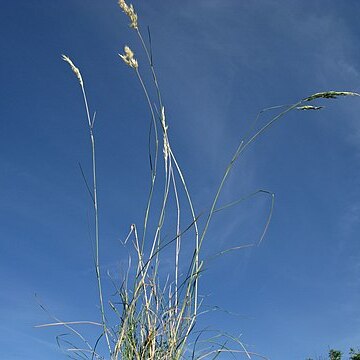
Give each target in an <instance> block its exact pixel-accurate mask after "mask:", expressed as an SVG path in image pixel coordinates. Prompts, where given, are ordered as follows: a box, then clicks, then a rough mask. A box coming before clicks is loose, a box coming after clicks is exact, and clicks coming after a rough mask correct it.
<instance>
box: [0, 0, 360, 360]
mask: <svg viewBox="0 0 360 360" xmlns="http://www.w3.org/2000/svg"><path fill="white" fill-rule="evenodd" d="M134 6H135V8H136V10H137V12H138V14H139V17H140V20H139V21H140V25H141V26H142V28H143V30H146V26H147V25H150V27H151V32H152V39H153V52H154V57H155V65H156V67H157V71H158V76H159V81H160V85H161V89H162V94H163V98H164V103H165V107H166V114H167V119H168V122H169V134H170V137H171V140H172V144H173V145H172V146H173V148H174V150H175V151H176V153H177V156H178V159H179V161H180V163H181V164H182V167H183V169H184V173H185V175H186V176H187V179H188V183H189V187H190V190H191V193H192V194H193V198H194V202H195V206H196V209H198V212H200V211H202V210H205V209H206V208H207V207H208V206H209V204H210V201H211V197H212V196H213V194H214V192H215V190H216V187H217V185H218V183H219V181H220V178H221V175H222V173H223V171H224V169H225V167H226V165H227V163H228V161H229V160H230V158H231V155H232V153H233V151H234V150H235V148H236V146H237V143H238V141H239V140H240V138H241V136H242V135H243V134H244V132H245V130H246V128H247V126H248V125H249V123H250V122H251V119H253V118H254V117H255V116H256V114H257V112H258V111H259V110H261V109H263V108H266V107H269V106H273V105H280V104H289V103H293V102H295V101H297V100H299V99H301V98H304V97H306V96H309V95H311V94H313V93H315V92H319V91H326V90H350V91H357V92H360V85H359V84H360V83H359V80H360V76H359V71H360V26H359V24H358V14H360V3H359V2H358V1H355V0H349V1H346V2H345V1H344V2H339V1H333V0H330V1H321V0H318V1H315V2H311V3H310V2H303V1H302V2H300V1H291V0H290V1H285V0H278V1H270V0H269V1H257V0H253V1H239V0H225V1H218V0H195V1H181V2H178V1H158V0H157V1H153V0H151V1H136V2H135V3H134ZM0 20H1V21H0V30H1V34H2V40H1V47H2V56H1V59H0V61H1V67H0V69H1V80H2V86H1V96H0V102H1V106H0V127H1V128H0V163H1V167H0V189H1V202H0V228H1V239H0V240H1V242H0V244H1V245H0V246H1V251H0V258H1V262H0V283H1V292H0V319H1V322H0V333H1V334H2V336H1V337H0V348H1V354H2V355H1V357H2V359H4V360H17V359H23V358H25V357H26V358H27V359H29V360H31V359H36V360H41V359H49V358H51V359H62V358H64V355H63V354H62V353H61V352H59V351H58V349H57V346H56V342H55V336H56V335H58V334H61V333H63V332H64V330H62V329H35V328H34V325H36V324H39V323H44V322H49V321H51V319H49V317H48V316H47V315H46V314H45V313H44V312H43V311H42V310H41V309H40V308H39V306H38V305H37V301H36V299H35V297H34V294H35V293H37V294H38V297H39V299H41V302H42V303H43V304H45V305H46V306H47V308H48V309H49V311H50V312H51V313H52V314H54V315H56V316H58V317H59V318H61V319H63V320H98V311H97V293H96V282H95V274H94V270H93V267H92V248H91V242H90V240H89V232H88V222H89V220H88V218H89V214H90V213H91V206H90V203H89V198H88V194H87V192H86V189H85V188H84V184H83V180H82V178H81V174H80V172H79V168H78V162H81V163H82V164H83V167H84V170H85V172H86V173H87V174H90V162H89V161H90V153H89V139H88V132H87V128H86V119H85V114H84V111H83V104H82V99H81V93H80V89H79V87H78V84H77V82H76V79H75V78H74V76H73V74H72V73H71V72H70V71H69V69H68V67H67V66H66V64H65V63H64V62H63V61H62V60H61V54H63V53H65V54H68V55H69V56H71V58H72V59H73V60H74V62H75V63H76V64H77V66H79V67H80V69H81V71H82V75H83V77H84V79H85V84H86V87H87V91H88V96H89V101H90V104H91V108H92V110H96V111H97V120H96V136H97V149H98V164H99V165H98V166H99V167H98V171H99V198H100V204H101V205H100V206H101V213H100V214H101V241H102V245H101V247H102V249H101V254H102V267H103V269H104V270H105V269H110V271H111V272H112V273H113V274H116V273H117V272H119V269H121V268H122V267H123V266H124V263H125V262H126V259H127V252H126V249H124V248H123V247H122V246H121V243H120V241H119V240H120V239H123V238H124V237H125V236H126V234H127V232H128V229H129V226H130V224H131V223H137V224H141V221H142V216H143V211H144V207H145V201H146V194H147V186H148V182H149V181H148V174H149V173H148V168H147V167H148V158H147V130H148V117H149V114H148V109H147V107H146V103H145V99H144V98H143V94H142V93H141V89H140V86H139V84H138V83H137V81H136V78H135V76H134V73H133V72H132V71H130V69H129V68H127V67H126V66H125V65H124V64H123V63H122V62H121V60H120V59H119V57H118V56H117V53H118V52H120V51H121V49H122V47H123V45H125V44H129V45H130V46H131V47H132V48H133V49H134V51H135V53H136V56H137V57H138V59H139V63H140V69H141V68H142V67H144V57H143V55H142V54H141V52H140V46H139V44H138V42H137V38H136V37H135V34H134V33H133V31H131V29H129V27H128V20H127V18H126V17H125V16H124V15H123V14H122V13H121V11H120V9H119V8H118V6H117V3H116V1H110V0H105V1H101V2H100V1H93V0H89V1H80V0H73V1H60V0H51V1H44V0H33V1H31V2H29V1H8V2H3V4H2V11H1V15H0ZM144 71H145V70H144ZM144 76H145V78H146V79H148V80H149V79H150V78H149V74H147V73H146V71H145V73H144ZM318 103H319V104H320V105H325V108H324V109H322V110H321V111H319V112H296V113H295V112H294V113H292V114H290V115H289V116H287V117H286V118H285V119H283V120H282V121H281V122H279V123H277V124H276V126H274V127H273V128H272V129H271V130H270V131H269V132H267V133H266V134H265V135H264V136H263V137H262V138H261V139H259V141H257V142H256V143H255V144H253V146H251V147H249V148H248V150H247V151H246V152H245V153H244V156H243V157H242V158H241V159H240V160H239V162H238V163H237V164H236V166H235V167H234V169H233V172H232V173H231V176H230V178H229V181H228V182H227V184H226V187H225V189H224V192H223V194H222V197H221V199H220V202H221V203H222V204H223V203H226V202H228V201H231V200H234V199H237V198H239V197H241V196H243V195H245V194H247V193H249V192H251V191H253V190H257V189H259V188H262V189H268V190H270V191H273V192H274V193H275V194H276V203H275V210H274V214H273V219H272V223H271V225H270V228H269V231H268V233H267V236H266V238H265V239H264V241H263V242H262V244H261V246H260V247H257V248H253V249H246V250H242V251H241V252H237V253H231V254H229V255H227V256H224V257H221V258H218V259H216V260H214V261H211V262H209V263H208V266H207V267H206V269H207V270H206V272H205V273H204V274H203V277H202V285H201V293H202V295H204V296H205V303H206V305H207V306H210V307H213V306H219V307H220V308H221V309H224V310H226V311H228V312H230V313H234V314H237V315H234V314H233V315H230V314H227V313H225V312H222V311H218V312H214V313H211V314H210V315H209V317H208V318H206V319H202V320H200V324H199V326H201V325H203V326H211V327H212V328H214V329H221V330H223V331H227V332H229V333H232V334H235V335H238V334H239V333H241V334H242V337H241V339H242V340H243V342H244V343H245V344H248V346H249V348H250V349H251V350H253V351H256V352H258V353H261V354H263V355H266V356H268V357H269V358H270V359H277V360H288V359H294V360H302V359H305V358H306V357H308V356H314V357H315V356H316V355H321V354H324V353H326V352H327V349H328V348H329V347H335V348H340V349H342V350H344V351H347V349H348V348H349V347H350V346H354V347H356V346H359V345H360V331H359V329H360V310H359V309H360V308H359V306H358V304H359V302H360V295H359V294H360V280H359V274H360V243H359V235H358V234H359V232H360V186H359V185H360V166H359V161H360V122H359V110H360V101H359V99H357V98H343V99H338V100H328V101H326V102H322V101H319V102H318ZM265 120H266V118H264V119H263V121H265ZM268 207H269V203H268V199H266V198H264V197H258V198H254V199H253V200H249V201H247V202H245V203H243V204H242V205H240V206H238V207H235V208H232V209H231V210H229V211H228V212H227V213H226V214H225V213H224V214H220V215H219V216H218V217H216V218H215V219H214V222H213V223H212V225H211V227H210V230H209V236H208V237H207V239H206V242H205V245H204V257H210V256H211V254H213V253H215V252H216V251H220V250H221V249H224V248H228V247H231V246H234V245H239V244H245V243H249V242H251V241H256V239H257V238H258V236H259V234H260V233H261V229H262V226H263V224H264V221H265V218H266V214H267V210H268ZM119 279H120V276H119ZM104 281H105V282H106V281H107V279H106V277H105V279H104ZM107 290H108V293H109V294H111V291H110V290H111V286H110V285H109V286H107ZM84 331H87V330H84Z"/></svg>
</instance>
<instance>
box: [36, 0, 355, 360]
mask: <svg viewBox="0 0 360 360" xmlns="http://www.w3.org/2000/svg"><path fill="white" fill-rule="evenodd" d="M119 7H120V9H121V10H122V11H123V12H124V13H125V15H126V16H127V17H128V19H129V20H130V27H131V28H132V29H133V30H134V31H135V33H136V34H137V37H138V39H139V42H140V44H141V46H142V49H143V51H144V53H145V55H146V59H147V64H140V63H139V62H138V60H137V59H136V56H135V54H134V52H133V51H132V50H131V48H130V47H129V46H125V47H124V52H123V53H122V54H119V57H120V59H121V60H122V61H123V62H124V63H125V64H126V65H127V66H128V67H129V68H130V70H132V71H133V72H134V75H135V78H136V79H137V81H138V82H139V83H140V86H141V88H142V91H143V94H144V97H145V101H146V102H147V105H148V109H149V113H150V116H151V136H152V137H153V139H152V141H151V144H152V146H151V148H150V150H149V156H150V187H149V193H148V199H147V203H146V207H145V214H144V220H143V223H142V224H141V227H139V226H138V225H137V224H132V225H131V226H130V231H129V234H128V236H127V238H126V240H125V243H130V241H131V242H132V245H133V246H134V250H135V254H136V261H135V265H129V271H128V273H127V275H126V276H125V278H124V280H123V282H122V284H121V285H120V286H119V287H117V296H118V298H119V303H120V306H119V305H118V304H115V302H113V301H108V302H106V301H105V299H104V295H103V287H102V280H103V274H102V273H101V267H100V245H101V243H100V236H99V226H100V223H99V210H98V196H97V168H96V146H95V145H96V144H95V135H94V127H95V114H94V115H92V114H91V111H90V107H89V104H88V100H87V96H86V91H85V85H84V81H83V78H82V75H81V72H80V70H79V69H78V68H77V67H76V65H75V64H74V63H73V61H72V60H71V59H70V58H69V57H68V56H65V55H63V60H64V61H65V62H67V63H68V64H69V66H70V68H71V70H72V71H73V73H74V74H75V75H76V77H77V79H78V81H79V84H80V88H81V91H82V95H83V100H84V105H85V112H86V119H87V126H88V130H89V136H90V142H91V158H92V179H91V181H89V184H90V186H89V187H88V188H89V192H90V196H91V199H92V204H93V216H94V231H95V234H94V235H95V269H96V279H97V288H98V297H99V309H100V321H99V322H76V321H74V322H63V321H60V320H58V319H56V318H55V322H53V323H51V324H45V325H42V326H58V325H61V326H65V327H66V328H67V329H68V330H70V331H71V332H72V333H73V335H75V337H77V338H78V339H79V340H80V341H81V343H82V345H76V346H75V345H74V344H73V343H70V342H68V343H67V351H68V353H69V354H70V355H71V357H72V358H74V359H111V360H120V359H121V360H151V359H152V360H180V359H197V360H201V359H216V358H217V357H219V356H220V355H222V354H229V353H231V354H232V355H234V357H235V358H236V357H237V356H242V357H243V356H245V358H249V359H250V358H253V357H260V358H265V357H263V356H261V355H260V354H256V353H252V352H250V351H248V350H247V349H246V347H245V345H244V344H243V343H242V342H241V341H240V339H239V338H236V337H233V336H230V335H227V334H224V333H217V334H215V335H213V336H208V335H207V332H206V331H205V330H203V331H202V330H198V329H196V328H195V324H196V321H197V319H198V317H199V316H200V315H202V314H204V313H206V311H203V310H202V306H201V305H202V301H201V300H200V297H199V279H200V275H201V273H202V270H203V267H204V261H203V260H202V257H201V249H202V246H203V243H204V241H205V239H206V236H207V233H208V230H209V225H210V223H211V221H212V219H213V216H214V215H215V214H216V213H217V212H219V211H223V210H225V209H227V208H228V207H231V206H235V205H237V204H238V203H240V202H241V201H243V200H245V199H246V198H248V197H253V196H255V195H265V196H268V197H269V199H270V210H269V214H268V218H267V220H266V224H265V227H264V230H263V232H262V235H261V237H260V239H259V240H258V242H256V243H253V244H247V245H244V246H257V245H258V244H260V243H261V241H262V239H263V237H264V236H265V233H266V231H267V228H268V226H269V223H270V220H271V215H272V211H273V206H274V194H273V193H271V192H269V191H266V190H262V189H261V190H258V191H255V192H253V193H251V194H249V195H248V196H247V197H244V198H242V199H238V200H235V201H233V202H231V203H229V204H227V205H224V206H221V207H220V206H218V201H219V197H220V195H221V193H222V190H223V187H224V184H225V183H226V180H227V178H228V176H229V174H230V173H231V170H232V168H233V166H234V163H235V162H236V161H237V160H238V159H239V157H240V156H241V155H242V154H243V153H244V151H245V150H246V149H247V148H248V147H249V146H250V145H251V144H252V143H253V142H254V141H255V140H256V139H257V138H259V137H260V136H261V135H262V134H263V133H264V132H266V131H267V130H268V129H269V128H270V127H271V126H272V125H274V124H275V123H276V122H278V121H279V120H280V119H282V118H283V117H285V116H286V115H287V114H288V113H289V112H291V111H318V110H320V109H321V108H322V107H321V106H317V105H316V104H313V102H314V101H315V100H318V99H334V98H337V97H344V96H359V94H357V93H354V92H344V91H327V92H319V93H316V94H313V95H311V96H308V97H305V98H303V99H300V100H298V101H296V102H294V103H293V104H290V105H284V106H275V107H271V108H267V109H264V110H262V111H260V112H259V113H258V116H257V117H256V119H255V120H254V121H253V122H252V123H251V125H250V126H249V129H248V132H247V133H246V134H245V135H244V137H243V138H242V139H241V141H240V142H239V144H238V147H237V149H236V151H235V152H234V154H233V156H232V158H231V159H230V161H229V163H228V164H227V166H226V168H225V171H224V174H223V176H222V178H221V181H220V183H219V186H218V188H217V190H216V192H215V194H214V197H213V199H212V201H211V202H210V206H209V209H208V211H207V212H206V213H202V214H199V213H198V212H197V211H196V209H195V206H194V203H193V201H192V197H191V192H190V189H189V188H188V185H187V182H186V179H185V176H184V173H183V170H182V168H181V166H180V164H179V162H178V160H177V157H176V155H175V153H174V151H173V148H172V146H171V139H170V135H169V132H168V122H167V119H166V107H165V105H164V103H163V100H162V96H161V91H160V86H159V83H158V79H157V73H156V69H155V66H154V63H153V55H152V49H151V38H150V36H149V42H148V44H147V42H146V41H145V40H144V37H143V34H142V31H141V29H140V26H139V22H138V15H137V14H136V12H135V9H134V7H133V6H132V5H128V4H127V3H126V2H125V1H124V0H119ZM146 66H148V67H149V68H150V71H151V75H152V83H153V84H152V85H151V86H154V87H155V98H152V96H151V92H150V91H149V90H148V86H149V85H148V84H146V83H145V81H144V78H143V76H142V69H143V67H146ZM274 111H275V112H277V113H276V115H275V116H272V117H271V119H270V120H269V121H268V122H266V123H265V125H262V126H260V127H259V126H258V121H259V118H260V117H261V116H262V115H263V114H264V113H265V112H274ZM160 162H162V166H163V169H159V166H160V165H159V164H160ZM159 176H162V177H163V178H161V179H160V180H159V179H158V178H159ZM87 183H88V182H87ZM160 186H163V189H162V192H161V198H160V199H157V200H158V201H160V202H161V207H160V210H159V211H158V212H157V213H156V207H155V206H154V196H155V195H156V194H158V192H157V191H155V190H156V189H158V187H160ZM170 202H171V203H172V204H175V206H173V207H172V208H174V209H175V212H174V213H169V214H168V210H169V208H170V206H169V203H170ZM172 208H171V210H172ZM169 211H170V210H169ZM184 214H188V215H190V219H189V221H188V225H187V226H186V227H185V228H183V227H182V225H181V224H182V223H183V221H182V219H183V218H182V217H183V215H184ZM200 216H202V217H203V219H204V220H203V225H202V226H200V224H199V222H198V220H199V217H200ZM154 218H156V219H157V220H156V221H155V224H153V223H151V224H150V221H153V219H154ZM169 218H170V219H175V222H174V223H175V227H174V229H173V231H172V233H173V237H172V238H171V239H170V240H169V239H166V238H165V236H163V230H164V227H165V224H166V223H167V221H168V219H169ZM185 233H186V234H187V236H188V234H189V233H191V234H192V235H191V236H192V239H193V240H192V241H193V252H192V256H191V257H190V259H189V261H188V263H186V264H183V263H181V261H182V260H183V258H182V257H181V251H182V238H183V236H184V234H185ZM244 246H238V247H235V248H231V249H224V250H223V251H222V252H221V253H220V255H222V254H225V253H226V252H228V251H231V250H238V249H240V248H242V247H244ZM170 249H171V251H172V252H173V259H174V263H173V270H172V273H169V274H163V269H162V267H161V265H162V263H161V261H160V259H161V256H162V254H163V252H164V251H169V250H170ZM131 266H134V268H135V271H134V272H132V271H131V270H130V269H131ZM183 268H186V269H187V271H185V272H182V271H181V269H183ZM164 275H167V281H165V282H164V281H163V280H162V279H164ZM109 311H112V312H113V313H114V314H115V315H116V316H117V319H118V322H117V323H116V324H111V323H110V321H109V320H108V318H109V317H108V316H107V314H108V312H109ZM84 323H85V324H91V325H94V326H97V327H99V329H101V331H100V336H99V338H98V340H97V341H96V342H95V344H94V345H91V344H90V343H89V341H87V340H86V339H85V337H84V336H83V335H81V333H80V332H79V331H78V330H76V329H75V326H77V325H79V324H84ZM203 338H204V339H203ZM103 341H104V344H105V347H102V346H99V344H100V343H101V342H103ZM104 348H105V349H107V354H106V355H105V354H102V353H101V352H103V350H104ZM100 349H101V350H100Z"/></svg>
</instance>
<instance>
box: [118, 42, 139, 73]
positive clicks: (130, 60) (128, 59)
mask: <svg viewBox="0 0 360 360" xmlns="http://www.w3.org/2000/svg"><path fill="white" fill-rule="evenodd" d="M124 53H125V54H123V55H121V54H119V56H120V57H121V58H122V59H123V61H124V62H125V64H127V65H129V66H130V67H132V68H133V69H137V68H138V67H139V64H138V62H137V60H136V59H135V58H134V53H133V51H132V50H131V49H130V48H129V47H128V46H125V47H124Z"/></svg>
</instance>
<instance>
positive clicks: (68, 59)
mask: <svg viewBox="0 0 360 360" xmlns="http://www.w3.org/2000/svg"><path fill="white" fill-rule="evenodd" d="M62 59H63V60H64V61H66V62H67V63H68V64H69V65H70V67H71V70H72V72H73V73H74V74H75V75H76V77H77V78H78V80H79V82H80V85H81V86H83V85H84V82H83V79H82V76H81V73H80V70H79V69H78V68H77V67H76V66H75V65H74V63H73V62H72V61H71V59H70V58H69V57H68V56H66V55H62Z"/></svg>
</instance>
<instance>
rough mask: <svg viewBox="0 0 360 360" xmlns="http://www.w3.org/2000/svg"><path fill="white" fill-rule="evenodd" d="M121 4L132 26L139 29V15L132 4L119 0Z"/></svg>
mask: <svg viewBox="0 0 360 360" xmlns="http://www.w3.org/2000/svg"><path fill="white" fill-rule="evenodd" d="M119 6H120V8H121V9H122V11H123V12H124V13H125V14H126V15H127V16H128V17H129V19H130V26H131V27H132V28H134V29H136V30H137V29H138V17H137V14H136V12H135V10H134V7H133V5H132V4H130V5H128V4H126V2H125V0H119Z"/></svg>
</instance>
